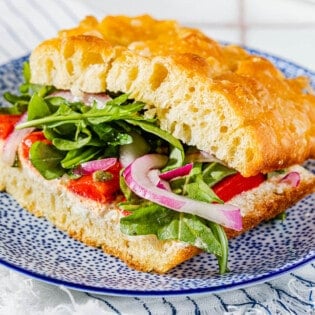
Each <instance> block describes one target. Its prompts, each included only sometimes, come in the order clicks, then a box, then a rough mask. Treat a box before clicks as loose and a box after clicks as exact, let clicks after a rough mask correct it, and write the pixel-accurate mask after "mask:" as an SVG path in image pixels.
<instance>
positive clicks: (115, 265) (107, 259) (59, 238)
mask: <svg viewBox="0 0 315 315" xmlns="http://www.w3.org/2000/svg"><path fill="white" fill-rule="evenodd" d="M253 52H254V53H258V54H262V55H264V56H266V57H267V58H269V59H271V60H272V61H273V62H274V63H275V64H276V65H277V66H278V67H279V68H280V69H281V70H282V71H283V72H284V73H285V74H286V75H287V76H290V77H291V76H296V75H307V76H309V77H310V78H311V79H312V80H313V85H314V83H315V74H314V73H312V72H310V71H308V70H306V69H304V68H301V67H299V66H297V65H295V64H293V63H291V62H288V61H286V60H283V59H281V58H278V57H275V56H271V55H268V54H264V53H261V52H258V51H253ZM26 59H27V57H24V58H21V59H18V60H14V61H12V62H10V63H8V64H6V65H3V66H1V67H0V91H1V94H2V93H3V92H4V91H7V90H10V91H15V90H16V88H17V86H18V84H19V83H20V82H21V66H22V63H23V61H25V60H26ZM306 166H307V167H308V168H309V169H310V170H312V171H313V172H314V173H315V162H314V161H312V162H309V163H308V164H307V165H306ZM314 204H315V196H314V194H313V195H312V196H309V197H308V198H306V199H304V200H303V201H301V202H300V203H298V204H297V205H296V206H295V207H294V208H292V209H290V210H289V211H288V212H287V213H288V215H287V219H286V220H285V221H284V222H282V221H279V220H274V221H271V222H268V223H265V224H262V225H261V226H259V227H258V228H256V229H255V230H253V231H250V232H248V233H246V234H245V235H243V236H241V237H239V238H237V239H235V240H231V241H230V257H229V267H230V269H231V272H230V273H228V274H225V275H222V276H221V275H219V274H218V273H217V270H218V268H217V265H216V260H215V259H214V257H213V256H212V255H208V254H201V255H199V256H197V257H194V258H193V259H191V260H190V261H188V262H185V263H183V264H182V265H181V266H178V267H177V268H175V269H174V270H172V271H170V272H169V273H167V274H166V275H156V274H148V273H141V272H137V271H135V270H132V269H130V268H128V267H127V266H126V265H125V264H124V263H122V262H121V261H120V260H118V259H116V258H114V257H112V256H109V255H106V254H104V253H103V252H102V251H101V250H98V249H94V248H91V247H87V246H85V245H83V244H81V243H79V242H77V241H75V240H73V239H71V238H69V237H68V236H67V235H66V234H64V233H63V232H60V231H58V230H57V229H56V228H54V227H53V226H52V225H51V224H50V223H49V222H47V221H45V220H43V219H37V218H35V217H33V216H32V215H30V214H29V213H28V212H26V211H25V210H24V209H22V208H21V207H20V206H19V205H18V204H17V203H16V202H15V201H14V200H13V199H12V198H11V197H10V196H8V195H7V194H6V193H0V263H2V264H3V265H5V266H8V267H9V268H12V269H14V270H16V271H18V272H21V273H24V274H26V275H29V276H31V277H34V278H36V279H39V280H42V281H46V282H49V283H53V284H57V285H64V286H67V287H69V288H72V289H76V290H83V291H89V292H96V293H104V294H110V295H121V296H123V295H125V296H126V295H137V296H140V295H142V296H165V295H183V294H185V295H186V294H202V293H209V292H218V291H221V290H229V289H236V288H240V287H245V286H248V285H252V284H257V283H259V282H262V281H266V280H269V279H271V278H274V277H276V276H279V275H281V274H283V273H285V272H289V271H291V270H293V269H295V268H297V267H299V266H302V265H303V264H305V263H307V262H310V261H311V260H313V259H314V258H315V244H314V243H315V240H314V235H315V206H314Z"/></svg>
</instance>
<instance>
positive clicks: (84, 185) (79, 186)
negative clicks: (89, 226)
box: [67, 162, 121, 203]
mask: <svg viewBox="0 0 315 315" xmlns="http://www.w3.org/2000/svg"><path fill="white" fill-rule="evenodd" d="M120 169H121V165H120V163H119V162H117V163H116V164H115V165H113V166H112V167H111V168H109V169H108V170H107V172H110V173H111V174H112V175H113V178H112V179H110V180H108V181H104V182H103V181H95V180H94V179H93V175H92V174H91V175H83V176H82V177H80V178H78V179H72V180H70V181H69V182H68V184H67V187H68V189H69V190H70V191H72V192H74V193H76V194H78V195H80V196H82V197H85V198H90V199H93V200H95V201H98V202H101V203H106V202H111V201H113V200H114V199H115V197H116V194H117V192H118V191H119V172H120Z"/></svg>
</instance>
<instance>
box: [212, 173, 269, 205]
mask: <svg viewBox="0 0 315 315" xmlns="http://www.w3.org/2000/svg"><path fill="white" fill-rule="evenodd" d="M265 179H266V177H265V175H263V174H258V175H256V176H251V177H244V176H242V175H241V174H240V173H236V174H233V175H230V176H228V177H226V178H224V179H223V180H222V181H220V182H219V183H217V184H216V185H214V186H213V187H212V189H213V191H214V192H215V193H216V194H217V196H218V197H219V198H220V199H222V200H223V201H224V202H226V201H229V200H230V199H232V198H233V197H234V196H236V195H238V194H240V193H242V192H244V191H248V190H250V189H253V188H255V187H258V186H259V185H260V184H261V183H262V182H264V181H265Z"/></svg>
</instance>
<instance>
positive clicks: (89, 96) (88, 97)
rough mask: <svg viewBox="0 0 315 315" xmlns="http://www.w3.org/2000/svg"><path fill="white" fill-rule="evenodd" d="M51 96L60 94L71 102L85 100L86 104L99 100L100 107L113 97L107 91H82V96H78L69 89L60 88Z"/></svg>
mask: <svg viewBox="0 0 315 315" xmlns="http://www.w3.org/2000/svg"><path fill="white" fill-rule="evenodd" d="M50 96H60V97H62V98H64V99H66V100H67V101H69V102H83V103H84V104H86V105H92V104H93V102H94V101H96V102H97V104H98V107H100V108H102V107H104V105H105V104H106V103H107V102H108V101H109V100H110V99H111V97H110V96H109V95H108V94H106V93H82V95H81V96H76V95H74V94H72V93H71V91H69V90H59V91H56V92H54V93H52V94H51V95H50Z"/></svg>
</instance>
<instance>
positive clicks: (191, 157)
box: [186, 151, 226, 165]
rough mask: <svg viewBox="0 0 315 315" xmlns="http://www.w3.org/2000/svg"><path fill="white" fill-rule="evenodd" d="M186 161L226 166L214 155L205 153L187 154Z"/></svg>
mask: <svg viewBox="0 0 315 315" xmlns="http://www.w3.org/2000/svg"><path fill="white" fill-rule="evenodd" d="M186 160H187V161H189V162H203V163H212V162H216V163H220V164H222V165H226V164H225V163H224V162H223V161H221V160H219V159H217V158H216V157H215V156H214V155H212V154H210V153H207V152H206V151H196V152H192V153H188V154H187V155H186Z"/></svg>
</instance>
